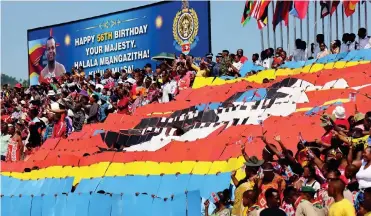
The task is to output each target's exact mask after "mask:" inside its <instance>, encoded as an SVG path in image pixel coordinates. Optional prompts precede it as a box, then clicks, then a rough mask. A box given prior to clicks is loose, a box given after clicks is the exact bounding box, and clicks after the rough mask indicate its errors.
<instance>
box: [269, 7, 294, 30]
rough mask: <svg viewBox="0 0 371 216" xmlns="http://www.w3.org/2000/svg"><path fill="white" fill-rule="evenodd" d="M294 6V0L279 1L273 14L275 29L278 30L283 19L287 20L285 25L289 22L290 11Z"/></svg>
mask: <svg viewBox="0 0 371 216" xmlns="http://www.w3.org/2000/svg"><path fill="white" fill-rule="evenodd" d="M291 8H292V1H278V2H277V4H276V8H275V10H274V15H273V21H272V24H273V31H276V26H277V25H278V24H279V23H280V22H282V20H283V21H285V26H287V25H288V22H289V12H290V9H291Z"/></svg>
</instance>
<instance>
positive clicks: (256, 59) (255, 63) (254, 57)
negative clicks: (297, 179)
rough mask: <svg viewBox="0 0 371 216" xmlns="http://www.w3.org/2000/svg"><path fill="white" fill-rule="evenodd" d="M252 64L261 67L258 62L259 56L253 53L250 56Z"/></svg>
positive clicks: (260, 63)
mask: <svg viewBox="0 0 371 216" xmlns="http://www.w3.org/2000/svg"><path fill="white" fill-rule="evenodd" d="M251 59H252V62H253V64H254V65H256V66H262V62H261V61H260V60H259V54H258V53H254V54H252V58H251Z"/></svg>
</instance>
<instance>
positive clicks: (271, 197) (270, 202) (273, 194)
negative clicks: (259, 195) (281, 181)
mask: <svg viewBox="0 0 371 216" xmlns="http://www.w3.org/2000/svg"><path fill="white" fill-rule="evenodd" d="M264 195H265V199H266V200H267V208H264V209H263V210H261V212H260V214H259V215H260V216H268V215H269V216H270V215H275V216H285V215H286V213H285V212H284V211H283V210H282V209H280V206H281V199H280V195H279V192H278V191H277V190H276V189H274V188H269V189H267V191H266V192H265V193H264Z"/></svg>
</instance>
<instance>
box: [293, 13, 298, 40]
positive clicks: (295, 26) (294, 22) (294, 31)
mask: <svg viewBox="0 0 371 216" xmlns="http://www.w3.org/2000/svg"><path fill="white" fill-rule="evenodd" d="M293 19H294V40H296V39H297V37H296V17H293Z"/></svg>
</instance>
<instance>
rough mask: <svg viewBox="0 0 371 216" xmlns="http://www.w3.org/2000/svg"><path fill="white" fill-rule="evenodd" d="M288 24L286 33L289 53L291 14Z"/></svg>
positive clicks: (288, 51)
mask: <svg viewBox="0 0 371 216" xmlns="http://www.w3.org/2000/svg"><path fill="white" fill-rule="evenodd" d="M288 21H289V22H288V24H287V26H286V34H287V37H286V38H287V49H286V50H287V54H289V53H290V29H289V23H290V16H289V20H288Z"/></svg>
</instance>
